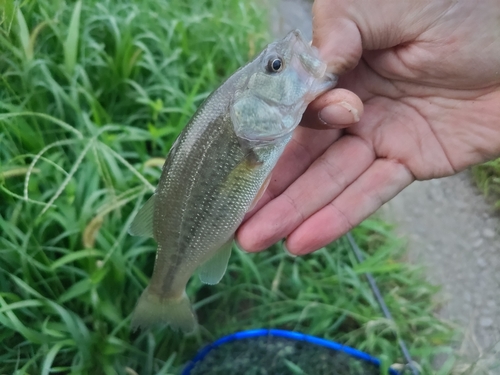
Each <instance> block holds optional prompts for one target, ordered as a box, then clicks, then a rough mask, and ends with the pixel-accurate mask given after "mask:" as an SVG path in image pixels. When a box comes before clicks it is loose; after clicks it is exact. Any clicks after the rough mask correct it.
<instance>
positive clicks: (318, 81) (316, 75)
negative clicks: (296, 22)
mask: <svg viewBox="0 0 500 375" xmlns="http://www.w3.org/2000/svg"><path fill="white" fill-rule="evenodd" d="M285 39H286V40H287V41H288V43H289V45H290V49H289V51H290V53H291V54H292V56H294V57H293V58H292V64H293V65H294V68H295V71H296V72H297V74H298V75H299V77H300V79H301V80H302V81H303V82H304V83H306V82H307V83H308V86H309V90H308V95H307V96H308V97H309V98H310V100H313V99H314V98H315V97H317V96H318V95H320V94H322V93H324V92H326V91H328V90H330V89H332V88H333V87H335V85H336V84H337V81H338V76H337V75H334V74H332V73H327V72H326V69H327V64H326V63H325V62H323V60H321V58H320V57H319V52H318V50H317V49H316V47H314V46H312V45H311V44H310V43H308V42H306V41H305V39H304V37H303V36H302V34H301V32H300V31H299V30H293V31H291V32H290V33H289V34H288V35H287V36H286V37H285ZM310 100H309V101H310ZM306 101H307V99H306Z"/></svg>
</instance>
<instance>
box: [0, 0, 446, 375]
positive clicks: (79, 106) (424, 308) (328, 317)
mask: <svg viewBox="0 0 500 375" xmlns="http://www.w3.org/2000/svg"><path fill="white" fill-rule="evenodd" d="M7 3H9V0H7ZM19 4H20V3H18V2H15V3H13V5H12V7H11V8H9V9H7V8H5V10H4V13H5V14H4V15H3V17H4V18H3V20H4V21H3V23H2V24H1V25H0V27H1V29H0V71H1V72H2V75H1V78H0V233H1V236H0V257H1V259H2V261H1V262H0V373H16V374H49V373H65V374H134V373H135V372H137V373H140V374H173V373H177V371H178V369H179V368H180V366H181V365H182V364H183V363H185V361H186V360H187V359H189V358H191V356H192V355H193V353H194V352H195V350H196V349H197V348H199V347H200V345H202V344H203V343H206V342H207V341H209V340H212V339H214V338H216V337H218V336H220V335H222V334H225V333H229V332H232V331H235V330H241V329H245V328H257V327H282V328H289V329H297V330H301V331H304V332H307V333H312V334H317V335H320V336H324V337H328V338H334V339H336V340H337V341H342V342H345V343H347V344H350V345H353V346H356V347H358V348H360V349H362V350H366V351H369V352H371V353H374V354H376V355H381V356H385V357H384V358H387V363H392V362H395V361H401V357H400V353H399V351H398V349H397V346H396V340H395V337H394V335H400V336H402V337H404V338H405V339H406V340H408V342H409V343H410V346H411V348H412V351H413V353H414V354H415V355H417V356H419V357H420V363H421V364H422V366H424V368H426V369H429V368H430V367H429V366H430V365H429V364H430V361H431V358H432V356H433V354H435V353H437V352H439V351H441V350H447V349H446V347H445V346H443V345H445V344H446V342H447V340H448V338H449V336H450V333H451V331H450V329H449V327H447V326H446V325H444V324H443V323H441V322H440V321H438V320H437V319H435V318H434V316H433V313H432V309H433V305H432V303H431V298H432V295H433V293H434V289H433V288H432V287H430V286H429V285H427V284H425V283H423V282H422V281H421V278H420V276H418V275H417V274H416V272H415V271H414V270H412V269H410V268H409V267H408V266H406V265H403V264H402V263H399V262H398V261H397V260H395V258H394V257H395V254H397V253H398V252H399V250H400V249H401V246H400V244H399V243H398V242H397V241H396V240H395V239H393V238H392V237H391V235H390V232H389V231H388V230H387V228H385V226H384V225H383V224H382V223H380V222H378V221H368V222H366V223H365V224H364V226H363V227H361V228H359V229H358V230H357V232H356V234H357V238H358V240H360V241H361V245H362V246H363V247H364V248H366V249H368V251H369V253H370V254H372V256H371V257H369V258H368V259H367V261H366V262H365V263H364V264H363V265H359V266H353V264H354V262H353V258H352V255H351V254H350V252H349V251H348V249H347V247H346V244H345V243H344V242H343V241H339V242H338V243H336V244H334V245H332V246H331V247H329V248H328V249H322V250H321V251H319V252H318V253H317V254H315V255H312V256H308V257H304V258H296V259H291V258H288V257H286V256H285V254H284V253H282V252H281V251H279V250H278V249H271V250H270V251H267V252H264V253H261V254H257V255H253V256H252V255H249V254H244V253H241V252H236V253H234V254H233V257H232V259H231V261H230V267H229V272H228V274H227V275H226V277H225V278H224V279H223V281H222V282H221V284H219V285H218V286H215V287H207V286H202V285H201V283H200V282H199V280H198V279H197V278H193V280H192V281H191V283H190V284H189V290H188V294H189V295H190V296H191V297H192V299H193V301H195V308H196V310H197V314H198V316H199V318H200V322H201V323H202V329H201V331H200V332H199V333H198V334H196V335H193V336H187V337H183V336H182V335H181V334H178V333H173V332H171V331H170V330H169V329H165V328H163V329H153V330H151V331H146V332H140V333H132V332H130V329H129V324H130V315H131V312H132V310H133V308H134V305H135V303H136V301H137V299H138V297H139V295H140V293H141V292H142V290H143V289H144V287H145V285H146V284H147V282H148V280H149V276H150V275H151V272H152V267H153V263H154V256H155V254H154V251H155V246H154V243H153V242H152V240H150V239H144V238H135V237H131V236H129V235H128V234H127V233H126V229H127V227H128V226H129V225H130V222H131V219H132V218H133V216H134V215H135V213H136V212H137V211H138V209H139V208H140V206H141V204H142V202H143V201H144V199H145V198H147V195H148V194H149V193H150V192H151V191H152V190H153V187H154V185H155V183H156V181H157V180H158V178H159V174H160V170H159V168H158V166H159V165H161V161H162V159H161V158H163V157H164V156H165V155H166V154H167V152H168V150H169V148H170V146H171V144H172V143H173V141H174V139H175V137H176V136H177V134H178V133H179V132H180V131H181V129H182V127H183V126H184V125H185V123H186V122H187V120H188V119H189V117H190V116H191V115H192V113H193V112H194V110H195V109H196V107H197V106H198V105H199V104H200V103H201V101H202V100H203V99H204V98H206V96H207V95H208V94H209V93H210V92H211V91H212V90H213V89H214V88H215V87H216V86H217V85H218V84H220V82H221V81H222V80H223V79H224V78H225V77H227V76H228V75H229V74H230V73H231V72H233V71H234V70H236V69H237V68H238V67H239V66H241V65H242V64H244V63H245V61H247V60H248V59H249V58H250V57H251V56H253V55H254V54H255V53H256V52H257V51H258V50H259V49H260V48H261V47H262V46H263V45H264V43H265V42H267V41H268V35H267V33H266V32H265V30H266V26H267V25H266V23H265V21H266V17H265V14H264V12H263V9H259V8H258V7H257V6H256V5H255V4H254V3H252V2H239V1H237V0H222V1H211V0H196V1H195V0H192V1H187V2H186V1H184V0H140V1H139V0H135V1H134V0H132V1H121V0H99V1H98V0H88V1H85V2H80V1H78V2H70V1H64V0H58V1H49V0H39V1H25V2H24V3H23V4H21V6H20V7H18V5H19ZM365 271H371V272H374V273H375V274H376V276H377V279H378V280H379V282H380V284H381V287H382V289H383V292H384V294H385V295H386V296H387V300H388V304H389V306H390V308H391V311H392V312H393V313H394V315H395V318H396V324H393V323H392V322H388V321H386V320H385V319H383V318H381V314H380V312H379V310H378V307H377V305H376V303H375V301H374V300H373V297H372V296H371V292H370V291H369V289H368V286H367V284H366V283H365V281H364V278H363V276H362V272H365Z"/></svg>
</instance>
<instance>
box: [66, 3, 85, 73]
mask: <svg viewBox="0 0 500 375" xmlns="http://www.w3.org/2000/svg"><path fill="white" fill-rule="evenodd" d="M81 11H82V2H81V0H80V1H77V2H76V4H75V8H74V9H73V13H72V15H71V21H70V23H69V27H68V36H67V37H66V40H65V42H64V46H63V51H64V66H65V67H66V70H67V71H68V73H72V72H73V70H74V69H75V65H76V59H77V55H78V40H79V35H80V34H79V30H80V13H81Z"/></svg>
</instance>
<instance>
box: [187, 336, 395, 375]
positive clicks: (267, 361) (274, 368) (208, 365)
mask: <svg viewBox="0 0 500 375" xmlns="http://www.w3.org/2000/svg"><path fill="white" fill-rule="evenodd" d="M202 374H203V375H211V374H218V375H226V374H227V375H229V374H231V375H232V374H238V375H271V374H272V375H305V374H308V375H380V374H381V370H380V362H379V360H378V359H376V358H373V357H370V356H369V355H368V354H366V353H363V352H360V351H358V350H355V349H353V348H350V347H346V346H343V345H340V344H337V343H334V342H331V341H327V340H323V339H319V338H316V337H312V336H308V335H302V334H298V333H295V332H289V331H281V330H255V331H246V332H239V333H237V334H234V335H230V336H226V337H224V338H222V339H220V340H218V341H216V342H215V343H213V344H211V345H209V346H207V347H206V348H204V349H202V350H201V351H200V352H199V353H198V355H197V356H196V357H195V358H194V359H193V361H192V362H191V363H190V364H189V365H188V366H187V367H186V369H185V370H184V372H183V375H202ZM386 374H389V375H397V374H399V373H398V372H396V371H394V370H389V372H388V373H386Z"/></svg>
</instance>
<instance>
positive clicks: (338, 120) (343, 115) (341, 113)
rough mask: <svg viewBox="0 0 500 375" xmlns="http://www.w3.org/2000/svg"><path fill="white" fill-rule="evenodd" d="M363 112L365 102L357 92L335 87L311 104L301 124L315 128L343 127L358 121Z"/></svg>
mask: <svg viewBox="0 0 500 375" xmlns="http://www.w3.org/2000/svg"><path fill="white" fill-rule="evenodd" d="M362 114H363V102H362V101H361V99H360V98H359V97H358V96H357V95H356V94H355V93H353V92H351V91H349V90H345V89H333V90H331V91H328V92H327V93H325V94H323V95H321V96H320V97H319V98H317V99H315V100H314V101H313V102H311V104H309V106H308V107H307V110H306V112H305V113H304V116H302V121H301V123H300V124H301V125H302V126H305V127H307V128H313V129H332V128H333V129H341V128H345V127H347V126H349V125H351V124H354V123H356V122H358V121H359V118H360V116H361V115H362Z"/></svg>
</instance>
